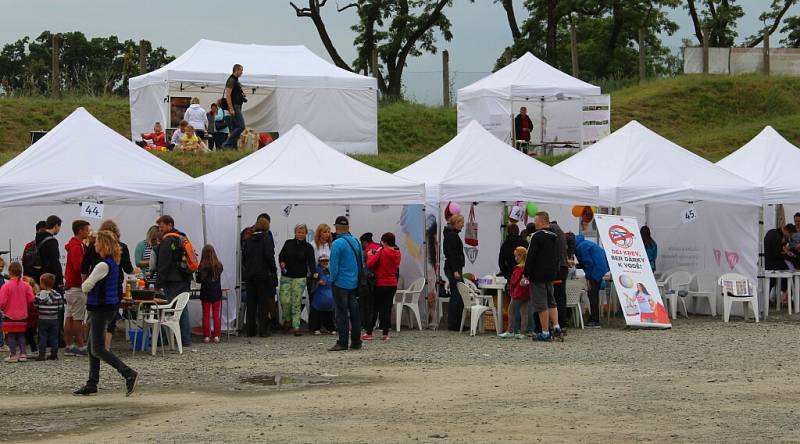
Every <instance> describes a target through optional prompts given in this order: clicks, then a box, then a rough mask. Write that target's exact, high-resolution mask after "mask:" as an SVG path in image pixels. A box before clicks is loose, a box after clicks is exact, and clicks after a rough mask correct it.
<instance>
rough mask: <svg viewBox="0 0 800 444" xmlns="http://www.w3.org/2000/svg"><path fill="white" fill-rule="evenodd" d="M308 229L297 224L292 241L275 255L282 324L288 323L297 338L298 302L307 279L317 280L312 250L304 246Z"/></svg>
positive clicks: (298, 329) (309, 245) (301, 297)
mask: <svg viewBox="0 0 800 444" xmlns="http://www.w3.org/2000/svg"><path fill="white" fill-rule="evenodd" d="M306 236H308V227H306V225H305V224H298V225H296V226H295V227H294V239H289V240H287V241H286V242H285V243H284V244H283V248H281V252H280V253H279V254H278V261H279V262H280V265H281V289H280V294H279V295H280V299H281V309H283V322H284V324H288V323H289V321H291V324H292V328H293V329H294V335H295V336H300V335H301V333H300V302H301V301H302V299H303V292H304V291H305V290H306V278H308V277H309V276H312V277H314V278H317V277H318V276H319V275H318V274H317V264H316V260H315V259H314V249H313V248H312V247H311V244H309V243H308V242H306Z"/></svg>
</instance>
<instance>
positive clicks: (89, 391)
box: [72, 384, 97, 396]
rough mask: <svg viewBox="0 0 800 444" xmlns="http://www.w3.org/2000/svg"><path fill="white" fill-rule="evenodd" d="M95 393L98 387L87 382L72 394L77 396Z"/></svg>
mask: <svg viewBox="0 0 800 444" xmlns="http://www.w3.org/2000/svg"><path fill="white" fill-rule="evenodd" d="M95 393H97V387H95V386H91V385H89V384H86V385H84V386H83V387H81V388H79V389H78V390H75V391H74V392H72V394H73V395H75V396H89V395H94V394H95Z"/></svg>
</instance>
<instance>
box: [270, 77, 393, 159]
mask: <svg viewBox="0 0 800 444" xmlns="http://www.w3.org/2000/svg"><path fill="white" fill-rule="evenodd" d="M275 96H276V99H275V106H276V108H277V114H278V127H279V131H280V132H281V133H283V132H286V131H289V130H290V129H291V128H292V126H294V125H296V124H301V125H303V127H304V128H306V129H307V130H308V131H310V132H311V133H312V134H314V135H315V136H316V137H317V138H318V139H320V140H322V141H324V142H325V143H326V144H328V145H330V146H332V147H333V148H336V149H337V150H339V151H341V152H344V153H355V154H378V120H377V119H376V118H375V116H377V115H378V96H377V92H376V91H375V90H355V89H351V90H339V89H321V88H320V89H307V88H282V89H278V90H277V91H276V93H275Z"/></svg>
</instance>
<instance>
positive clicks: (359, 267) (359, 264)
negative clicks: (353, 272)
mask: <svg viewBox="0 0 800 444" xmlns="http://www.w3.org/2000/svg"><path fill="white" fill-rule="evenodd" d="M344 241H345V242H347V245H349V246H350V249H351V250H353V256H354V257H355V259H356V261H358V274H361V273H363V272H364V270H363V269H362V262H364V257H363V256H361V254H359V253H356V249H355V247H353V244H352V243H350V241H349V240H347V238H346V237H345V238H344Z"/></svg>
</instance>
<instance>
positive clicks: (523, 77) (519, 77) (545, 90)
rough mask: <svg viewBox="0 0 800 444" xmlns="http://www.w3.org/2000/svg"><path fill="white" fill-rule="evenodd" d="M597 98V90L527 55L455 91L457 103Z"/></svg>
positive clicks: (527, 53)
mask: <svg viewBox="0 0 800 444" xmlns="http://www.w3.org/2000/svg"><path fill="white" fill-rule="evenodd" d="M558 94H564V95H567V96H597V95H600V87H599V86H594V85H591V84H589V83H586V82H584V81H583V80H580V79H576V78H575V77H572V76H571V75H569V74H567V73H565V72H563V71H561V70H559V69H557V68H554V67H552V66H550V65H548V64H547V63H545V62H543V61H541V60H539V59H538V58H536V57H535V56H534V55H533V54H531V53H529V52H526V53H525V55H523V56H522V57H520V58H519V59H517V60H516V61H515V62H514V63H512V64H510V65H507V66H505V67H504V68H502V69H500V70H498V71H497V72H495V73H493V74H491V75H489V76H487V77H484V78H483V79H481V80H478V81H477V82H475V83H473V84H471V85H468V86H465V87H463V88H461V89H459V90H458V100H459V101H461V100H468V99H473V98H476V97H482V96H490V97H504V98H506V99H509V100H516V99H525V98H528V97H551V96H555V95H558Z"/></svg>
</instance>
